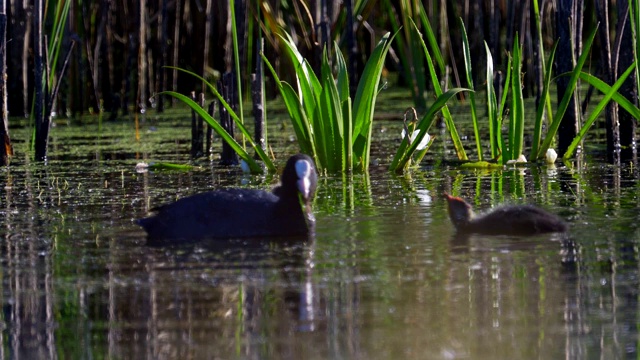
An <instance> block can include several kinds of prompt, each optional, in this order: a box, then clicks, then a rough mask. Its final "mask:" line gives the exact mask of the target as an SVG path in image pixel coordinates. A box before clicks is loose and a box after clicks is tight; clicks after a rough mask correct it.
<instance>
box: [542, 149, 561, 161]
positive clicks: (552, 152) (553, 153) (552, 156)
mask: <svg viewBox="0 0 640 360" xmlns="http://www.w3.org/2000/svg"><path fill="white" fill-rule="evenodd" d="M557 158H558V153H556V151H555V150H553V149H549V150H547V154H546V156H545V160H546V161H547V164H553V163H555V162H556V159H557Z"/></svg>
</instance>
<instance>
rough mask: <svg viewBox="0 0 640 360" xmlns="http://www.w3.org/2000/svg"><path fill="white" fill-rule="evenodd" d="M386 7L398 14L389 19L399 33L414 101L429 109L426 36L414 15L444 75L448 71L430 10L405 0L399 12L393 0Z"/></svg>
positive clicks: (400, 50)
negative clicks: (423, 50) (423, 53)
mask: <svg viewBox="0 0 640 360" xmlns="http://www.w3.org/2000/svg"><path fill="white" fill-rule="evenodd" d="M382 6H384V9H385V10H386V11H387V13H389V14H397V15H398V17H399V18H397V17H396V16H389V22H390V24H391V27H392V29H393V31H394V32H397V33H398V37H397V38H396V44H397V49H398V51H397V54H398V56H399V58H400V62H401V63H402V69H403V71H404V74H403V75H404V78H405V80H406V82H407V83H408V84H410V86H409V88H410V91H411V96H412V97H413V103H414V105H415V107H416V108H418V110H419V111H424V110H425V109H426V108H427V102H426V98H425V94H426V91H427V73H426V68H425V64H424V60H425V59H424V57H422V56H420V52H421V44H420V42H421V41H422V38H421V36H420V33H418V32H415V31H413V29H412V25H411V24H412V22H413V20H412V19H414V18H417V19H419V23H420V24H421V26H422V29H424V31H425V36H426V38H427V42H428V43H429V46H430V49H431V51H432V52H433V54H434V57H435V59H436V64H437V65H438V70H439V71H440V74H444V72H445V65H444V60H443V58H442V54H440V47H439V46H438V43H437V40H436V35H435V33H434V32H433V29H432V28H431V23H430V22H429V18H428V17H427V15H426V11H425V9H424V6H423V5H422V2H421V1H415V0H413V1H412V0H401V1H399V2H398V6H399V11H395V8H394V6H393V4H392V1H390V0H386V1H383V3H382Z"/></svg>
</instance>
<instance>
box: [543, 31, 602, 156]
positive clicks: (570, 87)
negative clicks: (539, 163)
mask: <svg viewBox="0 0 640 360" xmlns="http://www.w3.org/2000/svg"><path fill="white" fill-rule="evenodd" d="M597 30H598V26H594V28H593V30H592V31H591V33H590V34H589V36H588V37H587V39H586V42H585V43H584V46H583V48H582V54H580V57H579V58H578V62H577V64H576V67H575V68H573V71H572V72H571V78H570V79H569V83H568V84H567V91H566V92H565V93H564V95H563V96H562V100H561V101H560V104H559V105H558V109H557V110H556V113H555V116H554V117H553V121H552V122H551V124H550V125H549V130H548V131H547V135H546V137H545V139H544V142H543V143H542V146H541V147H540V151H538V157H537V158H541V157H542V155H543V154H545V153H546V152H547V149H549V146H550V145H551V142H552V141H553V139H554V137H555V135H556V133H557V132H558V128H559V127H560V122H561V121H562V118H563V117H564V113H565V112H566V111H567V108H568V107H569V100H570V99H571V96H572V95H573V92H574V91H575V89H576V85H577V83H578V78H579V77H580V72H581V71H582V67H583V66H584V63H585V62H586V60H587V57H589V52H590V51H591V44H593V39H594V38H595V36H596V31H597Z"/></svg>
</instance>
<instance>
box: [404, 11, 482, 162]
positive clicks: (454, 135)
mask: <svg viewBox="0 0 640 360" xmlns="http://www.w3.org/2000/svg"><path fill="white" fill-rule="evenodd" d="M411 24H412V26H413V29H414V31H415V32H416V33H417V34H419V35H420V36H419V39H420V43H421V44H422V50H423V51H424V55H425V58H426V60H427V66H428V69H429V75H430V76H431V83H432V84H433V90H434V92H435V94H436V97H437V98H439V97H440V96H441V95H442V88H441V87H440V80H439V79H438V75H437V74H436V70H435V68H434V67H433V61H432V59H431V54H430V53H429V50H428V49H427V45H426V44H425V43H424V40H422V34H421V33H420V30H418V27H417V26H416V24H415V23H414V22H413V21H411ZM442 116H443V117H444V120H445V123H446V124H447V128H448V129H449V134H450V135H451V140H452V141H453V146H454V148H455V149H456V154H457V155H458V159H460V160H468V159H469V158H468V157H467V153H466V152H465V151H464V147H463V146H462V140H460V136H459V135H458V131H457V130H456V127H455V124H454V123H453V118H452V116H451V113H450V112H449V108H447V107H446V105H445V106H444V107H443V108H442Z"/></svg>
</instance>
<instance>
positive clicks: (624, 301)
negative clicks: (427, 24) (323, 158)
mask: <svg viewBox="0 0 640 360" xmlns="http://www.w3.org/2000/svg"><path fill="white" fill-rule="evenodd" d="M377 124H378V125H377V126H376V129H375V131H376V136H375V137H377V138H378V139H379V140H378V142H379V146H378V147H376V148H375V149H374V158H375V161H374V163H375V165H374V166H373V168H372V169H371V172H370V175H369V176H368V177H365V176H362V175H355V176H354V177H353V179H352V180H351V181H347V182H345V181H343V179H342V177H341V176H338V177H331V176H329V177H327V176H324V177H321V180H320V186H319V191H318V194H317V198H316V200H315V203H314V208H315V215H316V219H317V225H316V232H315V236H314V237H313V238H311V239H307V240H291V239H264V240H262V241H259V240H254V241H228V242H220V241H208V242H201V243H196V244H188V245H184V246H175V247H149V246H146V244H145V237H144V232H143V231H142V230H141V229H140V228H139V227H138V226H136V225H135V223H134V220H135V219H137V218H140V217H143V216H146V215H147V214H148V212H149V210H150V209H151V208H153V207H154V206H158V205H161V204H163V203H166V202H170V201H173V200H175V199H177V198H180V197H184V196H187V195H190V194H194V193H197V192H202V191H207V190H211V189H216V188H221V187H225V186H241V187H251V188H269V187H271V186H272V185H273V184H275V183H276V181H277V176H273V175H266V176H247V175H243V174H242V173H241V172H240V171H239V170H238V169H235V168H234V169H228V168H222V167H220V166H217V165H216V161H213V162H210V161H208V160H199V161H197V162H196V163H195V165H197V167H196V168H194V169H193V170H191V171H187V172H168V171H156V172H146V173H138V172H136V170H135V165H136V163H137V162H139V161H158V160H161V161H173V162H182V163H184V162H187V161H188V156H189V155H188V154H189V148H188V146H189V137H188V136H189V134H190V133H189V130H188V127H186V126H184V125H183V124H181V123H180V122H179V121H177V120H176V121H170V120H162V122H161V121H156V120H153V119H147V120H146V121H144V122H142V123H141V127H140V139H139V140H136V136H135V131H134V128H133V125H132V123H130V122H116V123H110V124H105V125H103V126H101V127H99V126H98V125H95V124H91V123H89V124H72V125H69V126H64V127H62V126H59V127H57V128H54V129H53V130H52V136H53V139H52V148H51V149H52V150H51V156H50V159H49V162H48V164H47V165H42V164H34V163H32V162H31V161H30V160H29V159H28V156H27V155H25V151H26V139H28V131H27V130H26V129H21V128H18V129H13V132H12V138H13V139H15V140H14V142H15V144H16V150H17V154H16V156H15V157H14V159H13V162H12V164H11V166H9V167H7V168H3V169H0V187H1V188H2V189H3V190H2V193H1V194H2V196H0V215H1V216H0V238H1V239H2V242H1V244H2V245H1V246H2V247H1V249H2V251H1V253H0V264H1V266H2V267H1V271H2V280H3V281H2V304H3V309H4V311H3V313H2V324H3V328H2V332H1V333H0V336H2V347H1V349H0V351H1V352H2V353H1V356H2V357H15V358H18V357H25V358H56V357H59V358H94V357H98V358H103V357H108V358H136V359H139V358H150V359H157V358H207V359H209V358H220V359H230V358H277V359H283V358H284V359H287V358H290V359H326V358H356V359H357V358H362V359H392V358H403V359H441V358H444V359H450V358H490V359H495V358H504V359H513V358H561V357H563V358H592V357H602V358H619V357H635V356H636V355H637V343H638V330H637V322H638V315H637V314H638V300H637V299H638V285H639V284H638V283H639V280H638V258H639V256H638V250H637V249H638V243H639V240H640V234H639V232H638V226H637V224H638V221H639V219H638V211H637V208H638V195H637V194H638V185H637V181H636V179H637V170H636V168H634V167H629V166H624V167H622V168H616V167H610V166H606V165H601V164H599V163H597V162H596V161H595V160H588V161H584V163H582V164H580V166H578V165H577V164H572V163H569V164H567V165H568V166H567V165H565V164H561V163H558V164H556V167H552V168H548V167H547V166H539V165H535V166H529V167H526V168H523V169H507V170H505V171H498V172H496V171H493V172H487V171H480V170H477V171H476V170H473V171H470V170H459V169H458V168H457V167H455V166H449V165H446V164H441V163H440V162H439V161H440V159H441V158H442V157H443V156H445V155H443V154H445V153H444V152H443V151H445V150H442V151H441V152H436V151H434V153H435V154H438V155H431V156H430V157H428V158H427V160H426V162H425V164H423V166H422V167H420V168H419V169H417V170H415V171H413V172H412V173H411V174H410V175H409V176H395V175H392V174H389V173H388V172H387V171H386V166H388V164H389V162H390V157H391V155H392V153H391V151H390V150H388V149H391V148H393V147H394V146H396V144H397V140H396V139H395V138H394V136H395V135H393V134H396V133H399V132H400V129H401V124H400V123H398V122H388V121H380V122H378V123H377ZM274 127H277V125H274ZM278 129H280V130H277V129H276V130H274V132H278V131H281V132H283V133H285V134H286V132H287V131H288V129H286V128H285V130H284V131H282V130H281V128H278ZM273 141H274V144H276V145H277V151H276V155H277V156H278V163H279V164H280V165H282V163H283V162H284V160H286V157H287V156H288V155H289V154H292V153H293V152H295V151H296V146H295V143H293V142H291V141H290V139H289V136H286V135H285V136H282V137H279V138H274V140H273ZM449 147H450V145H449ZM446 157H447V158H451V157H452V156H451V155H450V154H449V155H446ZM444 191H447V192H449V193H453V194H456V195H459V196H462V197H464V198H467V199H468V200H469V201H470V202H472V203H473V204H474V206H476V207H477V208H478V209H480V210H482V209H489V208H491V207H492V206H496V205H498V204H501V203H505V202H507V203H513V204H522V203H534V204H538V205H539V206H541V207H543V208H545V209H547V210H549V211H552V212H555V213H557V214H559V215H560V216H561V217H563V218H564V219H566V220H567V221H568V222H569V224H570V227H571V230H570V232H569V233H568V234H566V235H559V234H555V235H545V236H537V237H530V238H518V237H485V236H472V237H470V238H466V239H461V238H459V237H456V236H455V231H454V229H453V227H452V225H451V223H450V222H449V220H448V217H447V214H446V210H445V202H444V199H442V196H441V194H442V193H443V192H444ZM574 251H575V253H573V252H574Z"/></svg>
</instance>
